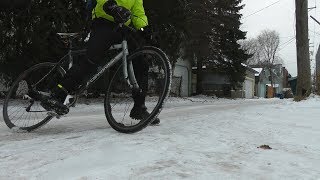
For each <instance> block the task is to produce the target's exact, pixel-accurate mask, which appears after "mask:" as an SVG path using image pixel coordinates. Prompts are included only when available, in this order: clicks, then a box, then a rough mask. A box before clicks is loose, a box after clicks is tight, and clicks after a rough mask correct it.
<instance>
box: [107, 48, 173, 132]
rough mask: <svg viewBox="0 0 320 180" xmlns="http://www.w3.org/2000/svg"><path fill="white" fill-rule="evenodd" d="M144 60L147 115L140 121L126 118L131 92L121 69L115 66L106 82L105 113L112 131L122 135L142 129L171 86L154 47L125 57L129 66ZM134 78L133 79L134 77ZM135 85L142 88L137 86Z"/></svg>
mask: <svg viewBox="0 0 320 180" xmlns="http://www.w3.org/2000/svg"><path fill="white" fill-rule="evenodd" d="M141 58H144V60H146V62H147V65H148V68H147V69H148V70H147V75H146V76H147V77H148V78H147V79H148V80H147V82H148V85H147V91H146V93H145V106H146V108H147V111H148V112H149V113H150V116H148V117H147V118H144V119H139V120H137V119H135V118H132V117H130V114H131V111H132V108H133V106H134V104H135V101H134V98H133V95H132V90H131V88H130V87H129V86H128V85H127V83H126V81H125V79H124V77H123V71H122V66H120V67H118V69H117V70H116V71H115V73H114V75H113V77H112V79H111V80H110V83H109V86H108V89H107V93H106V97H105V113H106V117H107V120H108V122H109V124H110V125H111V127H112V128H114V129H115V130H117V131H119V132H122V133H134V132H137V131H140V130H142V129H143V128H145V127H146V126H147V125H148V124H149V123H151V122H152V120H154V118H155V117H157V115H158V114H159V113H160V111H161V109H162V106H163V103H164V100H165V99H166V97H167V96H168V93H169V91H170V85H171V66H170V63H169V60H168V58H167V56H166V55H165V54H164V53H163V52H162V51H161V50H160V49H158V48H155V47H144V48H142V49H140V50H137V51H136V52H134V53H133V54H131V55H130V56H129V57H128V60H129V61H130V60H132V61H133V66H134V68H135V66H138V65H141V64H138V63H134V61H137V60H138V59H141ZM136 78H137V79H139V77H137V74H136ZM139 86H142V85H141V84H139Z"/></svg>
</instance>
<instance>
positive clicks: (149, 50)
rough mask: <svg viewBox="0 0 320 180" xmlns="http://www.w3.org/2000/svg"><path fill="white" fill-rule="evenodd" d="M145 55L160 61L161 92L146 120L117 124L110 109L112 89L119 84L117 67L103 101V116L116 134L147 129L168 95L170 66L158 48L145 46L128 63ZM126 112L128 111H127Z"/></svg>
mask: <svg viewBox="0 0 320 180" xmlns="http://www.w3.org/2000/svg"><path fill="white" fill-rule="evenodd" d="M146 55H148V56H151V55H155V56H157V57H158V58H159V59H160V61H159V62H160V63H161V65H162V68H163V69H161V72H163V74H161V75H164V77H163V78H161V79H162V81H163V89H162V92H161V93H159V98H158V100H157V103H156V105H155V106H154V108H153V109H152V110H151V112H150V115H149V117H148V118H146V119H143V120H140V122H138V123H137V124H135V125H132V126H125V125H124V123H119V122H117V121H116V119H115V115H114V113H113V112H112V111H113V110H112V108H113V107H112V96H114V95H112V93H114V92H112V91H113V89H115V88H114V87H115V86H117V85H119V83H120V81H119V79H117V76H119V73H122V66H120V67H118V69H117V70H116V73H115V74H114V75H113V77H112V78H111V81H109V85H108V88H107V92H106V95H105V100H104V109H105V115H106V118H107V120H108V123H109V124H110V126H111V127H112V128H113V129H114V130H116V131H118V132H121V133H135V132H138V131H141V130H142V129H144V128H145V127H147V126H148V125H149V124H150V123H151V122H152V121H153V120H154V119H155V118H156V117H157V116H158V115H159V113H160V112H161V110H162V107H163V103H164V101H165V99H166V98H167V97H168V95H169V92H170V87H171V76H172V73H171V64H170V62H169V59H168V57H167V55H166V54H165V53H164V52H163V51H162V50H160V49H159V48H156V47H153V46H145V47H142V48H140V49H138V50H136V51H135V52H133V53H132V54H131V55H130V56H129V57H128V61H130V60H134V58H135V57H139V56H146ZM153 65H154V64H153ZM159 65H160V64H159ZM152 68H153V67H152ZM157 68H159V67H157ZM149 69H150V68H149ZM153 69H156V68H153ZM159 71H160V70H159ZM149 72H150V71H149ZM149 72H148V73H149ZM124 81H125V80H124V79H121V82H124ZM124 83H126V82H124ZM120 94H121V93H120ZM123 96H125V95H123ZM130 98H131V99H132V97H127V99H130ZM113 106H115V105H114V104H113ZM126 106H127V105H126ZM149 110H150V109H149ZM126 111H128V109H127V110H126Z"/></svg>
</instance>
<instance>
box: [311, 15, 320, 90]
mask: <svg viewBox="0 0 320 180" xmlns="http://www.w3.org/2000/svg"><path fill="white" fill-rule="evenodd" d="M310 17H311V18H312V19H313V20H314V21H315V22H316V23H318V24H319V25H320V22H319V21H318V20H317V19H316V18H314V17H313V16H310ZM316 92H317V94H318V95H320V45H319V48H318V52H317V55H316Z"/></svg>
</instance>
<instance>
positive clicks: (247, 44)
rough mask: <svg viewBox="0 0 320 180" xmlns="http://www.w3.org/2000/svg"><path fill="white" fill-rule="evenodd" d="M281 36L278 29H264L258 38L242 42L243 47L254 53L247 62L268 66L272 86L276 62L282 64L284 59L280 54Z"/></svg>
mask: <svg viewBox="0 0 320 180" xmlns="http://www.w3.org/2000/svg"><path fill="white" fill-rule="evenodd" d="M279 47H280V36H279V33H278V32H277V31H274V30H264V31H262V32H261V33H260V34H259V35H258V37H257V38H254V39H249V40H246V41H244V42H242V48H243V49H245V50H247V52H248V53H249V54H252V57H251V59H249V61H248V62H247V63H248V64H249V65H259V66H261V67H264V68H267V69H268V70H269V72H270V81H271V86H272V87H273V79H274V77H273V72H272V69H273V67H274V65H276V64H282V63H283V61H282V59H281V57H280V55H279V50H280V49H279Z"/></svg>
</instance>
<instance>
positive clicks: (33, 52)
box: [0, 0, 85, 78]
mask: <svg viewBox="0 0 320 180" xmlns="http://www.w3.org/2000/svg"><path fill="white" fill-rule="evenodd" d="M82 3H83V2H82V1H77V0H58V1H56V0H46V1H42V0H32V2H31V6H29V7H28V8H27V9H24V10H21V9H14V10H13V11H6V12H0V32H1V33H2V34H1V36H0V68H1V69H0V71H1V72H2V73H6V74H8V75H10V76H11V77H13V78H14V77H15V76H16V75H17V74H18V73H20V72H21V71H22V70H24V69H26V68H28V67H30V66H31V65H33V64H36V63H39V62H44V61H52V62H55V61H57V60H58V58H59V57H60V56H61V55H62V54H63V53H64V52H65V49H64V48H62V46H61V43H60V41H59V40H58V39H57V36H56V33H57V32H79V31H80V30H82V27H83V26H84V24H85V22H84V20H85V17H84V15H85V13H84V12H85V11H84V10H83V9H82V8H84V7H85V6H84V4H82ZM59 45H60V46H59Z"/></svg>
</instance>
